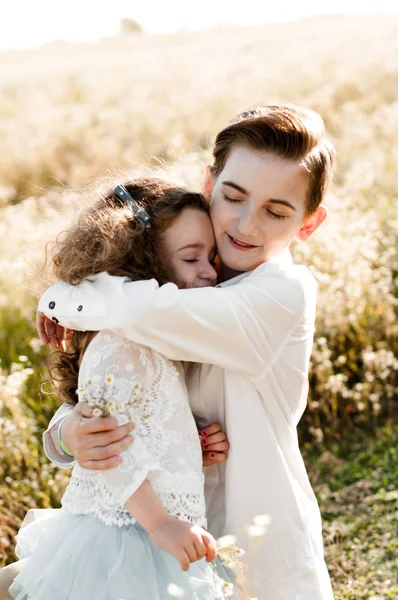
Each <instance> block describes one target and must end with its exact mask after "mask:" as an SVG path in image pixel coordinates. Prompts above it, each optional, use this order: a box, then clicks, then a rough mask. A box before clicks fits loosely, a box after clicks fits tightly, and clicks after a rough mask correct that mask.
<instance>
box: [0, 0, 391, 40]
mask: <svg viewBox="0 0 398 600" xmlns="http://www.w3.org/2000/svg"><path fill="white" fill-rule="evenodd" d="M397 10H398V5H397V1H396V0H323V1H319V0H280V1H278V0H277V1H275V0H268V1H267V0H240V1H239V2H238V1H237V0H235V1H234V0H193V1H192V0H138V1H137V0H135V1H134V0H111V1H108V0H68V1H64V2H62V0H8V1H7V0H0V49H6V48H29V47H32V46H37V45H40V44H43V43H45V42H51V41H54V40H67V41H92V40H96V39H98V38H101V37H107V36H113V35H116V34H117V33H118V30H119V24H120V20H121V19H122V18H123V17H131V18H133V19H135V20H136V21H138V23H140V25H142V27H143V28H144V30H145V31H146V32H148V33H172V32H175V31H178V30H179V29H189V30H194V29H205V28H210V27H214V26H216V25H217V24H235V25H251V24H259V23H266V22H272V21H289V20H294V19H297V18H300V17H305V16H309V15H315V14H332V13H334V14H336V13H340V14H364V13H373V12H396V11H397Z"/></svg>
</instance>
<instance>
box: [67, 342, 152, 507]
mask: <svg viewBox="0 0 398 600" xmlns="http://www.w3.org/2000/svg"><path fill="white" fill-rule="evenodd" d="M144 352H145V349H141V348H140V347H139V346H138V345H137V344H135V343H132V342H129V341H127V340H123V339H121V338H120V337H117V336H115V335H114V334H111V333H110V332H106V331H105V332H101V333H99V334H98V335H97V337H96V338H95V339H94V340H93V342H92V343H91V344H90V346H89V347H88V349H87V351H86V354H85V356H84V358H83V361H82V365H81V369H80V374H79V389H78V396H79V401H80V402H81V401H83V400H84V401H86V402H88V404H89V405H90V406H91V407H92V410H93V415H94V416H106V415H108V414H109V415H112V416H114V417H115V418H116V419H117V421H118V424H119V425H123V424H125V423H127V422H128V421H134V423H135V429H134V441H133V444H132V445H131V446H130V447H129V448H128V449H127V450H125V451H124V452H123V453H122V454H121V457H122V461H123V462H122V463H121V464H120V465H119V466H117V467H115V468H114V469H110V470H108V471H100V472H99V473H100V475H101V476H102V477H103V478H104V480H105V484H106V486H107V488H108V489H109V491H110V492H111V493H112V494H113V495H114V497H115V498H116V500H117V501H118V502H119V503H120V504H121V505H122V506H124V505H125V503H126V501H127V500H128V499H129V498H130V497H131V496H132V495H133V494H134V492H135V491H136V490H137V489H138V488H139V487H140V485H141V484H142V483H143V482H144V480H145V479H146V478H147V477H148V475H149V474H150V473H152V472H153V471H156V470H158V469H159V468H160V465H159V462H158V460H157V459H155V457H154V454H153V452H152V448H151V446H152V443H151V437H152V427H151V425H152V423H151V422H152V420H153V417H154V415H153V412H154V405H153V402H151V401H150V390H151V388H152V383H153V381H154V378H155V376H156V373H155V371H156V368H155V365H153V363H152V364H151V363H150V362H149V361H148V359H147V358H146V359H145V360H144V357H143V353H144Z"/></svg>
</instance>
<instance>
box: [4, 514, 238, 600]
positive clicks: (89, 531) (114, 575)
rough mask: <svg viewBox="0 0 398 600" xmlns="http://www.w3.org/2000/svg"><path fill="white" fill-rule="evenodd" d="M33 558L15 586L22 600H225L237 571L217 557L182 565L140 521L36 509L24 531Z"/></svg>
mask: <svg viewBox="0 0 398 600" xmlns="http://www.w3.org/2000/svg"><path fill="white" fill-rule="evenodd" d="M17 542H18V543H17V549H16V552H17V556H18V557H19V558H20V559H22V558H27V560H26V561H24V565H23V567H22V569H21V571H20V573H19V574H18V576H17V577H16V578H15V581H14V583H13V584H12V586H11V588H10V594H11V597H12V598H14V599H15V600H170V599H171V598H173V597H174V598H183V599H184V600H220V599H224V598H226V597H227V596H228V598H237V597H238V596H235V594H233V595H232V596H231V595H229V593H228V592H226V591H225V586H224V582H232V581H231V572H230V571H228V570H227V569H224V567H223V565H222V563H221V562H220V561H219V560H218V559H216V560H215V561H213V562H212V563H207V562H206V561H205V559H202V560H200V561H197V562H195V563H192V564H191V566H190V569H189V571H186V572H184V571H182V570H181V567H180V564H179V562H178V561H177V560H176V559H175V558H174V557H173V556H171V555H170V554H168V553H167V552H164V551H163V550H159V549H158V548H157V547H156V546H154V545H153V544H152V542H151V540H150V537H149V535H148V534H147V532H146V531H145V530H144V529H143V528H142V527H141V526H140V525H138V524H136V525H129V526H125V527H116V526H106V525H105V524H104V523H102V522H101V521H100V520H99V519H97V518H95V517H91V516H87V515H72V514H70V513H68V512H67V511H65V510H63V509H59V510H38V511H29V513H28V515H27V518H26V519H25V521H24V524H23V526H22V527H21V529H20V531H19V533H18V536H17Z"/></svg>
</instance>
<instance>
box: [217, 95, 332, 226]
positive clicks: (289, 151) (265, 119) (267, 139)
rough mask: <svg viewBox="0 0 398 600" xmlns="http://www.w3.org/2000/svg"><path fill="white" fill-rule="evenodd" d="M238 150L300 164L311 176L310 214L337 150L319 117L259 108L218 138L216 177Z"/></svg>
mask: <svg viewBox="0 0 398 600" xmlns="http://www.w3.org/2000/svg"><path fill="white" fill-rule="evenodd" d="M236 146H247V147H249V148H253V149H254V150H260V151H265V152H271V153H273V154H276V155H277V156H280V157H281V158H285V159H288V160H292V161H299V162H300V163H301V164H302V166H303V168H305V169H306V171H307V172H308V174H309V188H308V197H307V214H312V213H314V212H315V211H316V209H317V208H318V206H319V205H320V204H321V202H322V201H323V199H324V197H325V195H326V191H327V189H328V186H329V183H330V180H331V177H332V174H333V168H334V165H335V160H336V153H335V149H334V146H333V144H332V142H331V141H330V139H329V138H328V136H327V134H326V130H325V124H324V122H323V120H322V118H321V117H320V115H318V113H316V112H314V111H312V110H310V109H305V108H300V107H298V106H294V105H275V106H273V105H269V106H257V107H256V108H253V109H251V110H247V111H244V112H242V113H240V114H239V115H237V116H236V117H235V118H234V119H233V120H232V121H230V123H228V125H227V127H225V128H224V129H222V130H221V131H220V133H219V134H218V135H217V137H216V141H215V145H214V149H213V157H214V164H213V167H212V174H213V177H215V178H216V177H217V176H218V175H219V174H220V173H221V171H222V170H223V168H224V166H225V163H226V161H227V158H228V156H229V155H230V153H231V151H232V149H233V148H234V147H236Z"/></svg>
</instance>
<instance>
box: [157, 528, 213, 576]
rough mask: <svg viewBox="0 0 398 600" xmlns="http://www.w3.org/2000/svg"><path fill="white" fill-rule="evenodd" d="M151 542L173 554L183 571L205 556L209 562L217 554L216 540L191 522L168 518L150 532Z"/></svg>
mask: <svg viewBox="0 0 398 600" xmlns="http://www.w3.org/2000/svg"><path fill="white" fill-rule="evenodd" d="M150 537H151V540H152V542H153V543H154V544H155V546H157V547H158V548H160V549H161V550H164V551H165V552H168V553H169V554H171V555H172V556H174V557H175V558H176V559H177V560H178V562H179V563H180V565H181V569H182V570H183V571H188V569H189V565H190V564H191V563H193V562H195V561H196V560H200V559H201V558H204V557H206V561H207V562H210V561H212V560H214V559H215V557H216V556H217V545H216V541H215V539H214V538H213V536H212V535H210V533H208V532H207V531H205V530H204V529H202V527H199V526H198V525H193V524H192V523H186V522H185V521H180V520H179V519H176V518H174V517H170V518H168V519H167V520H166V521H165V522H164V523H162V524H160V525H158V526H157V527H156V529H154V530H153V531H151V532H150Z"/></svg>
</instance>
